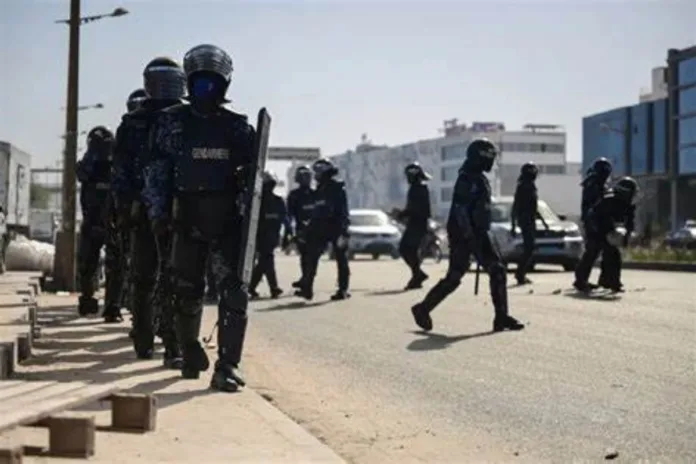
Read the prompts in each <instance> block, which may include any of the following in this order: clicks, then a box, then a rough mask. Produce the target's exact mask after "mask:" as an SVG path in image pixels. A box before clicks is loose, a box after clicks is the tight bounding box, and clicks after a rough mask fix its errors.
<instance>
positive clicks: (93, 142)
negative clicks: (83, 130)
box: [87, 126, 114, 148]
mask: <svg viewBox="0 0 696 464" xmlns="http://www.w3.org/2000/svg"><path fill="white" fill-rule="evenodd" d="M113 141H114V134H113V132H111V131H110V130H109V129H107V128H106V127H104V126H96V127H94V128H92V130H90V131H89V132H88V133H87V146H88V147H89V148H94V147H98V146H102V145H106V144H111V143H113Z"/></svg>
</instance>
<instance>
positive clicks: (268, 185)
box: [262, 171, 278, 190]
mask: <svg viewBox="0 0 696 464" xmlns="http://www.w3.org/2000/svg"><path fill="white" fill-rule="evenodd" d="M262 179H263V188H264V189H267V190H273V189H274V188H275V187H276V185H278V178H277V177H276V175H275V174H274V173H273V172H271V171H264V172H263V177H262Z"/></svg>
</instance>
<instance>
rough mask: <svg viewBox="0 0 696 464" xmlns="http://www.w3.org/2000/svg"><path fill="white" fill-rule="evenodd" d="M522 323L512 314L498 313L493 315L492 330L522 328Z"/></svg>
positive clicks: (500, 330)
mask: <svg viewBox="0 0 696 464" xmlns="http://www.w3.org/2000/svg"><path fill="white" fill-rule="evenodd" d="M522 329H524V324H522V323H521V322H520V321H518V320H517V319H515V318H514V317H512V316H508V315H507V314H506V315H500V316H495V319H494V320H493V332H502V331H503V330H522Z"/></svg>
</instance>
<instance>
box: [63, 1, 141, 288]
mask: <svg viewBox="0 0 696 464" xmlns="http://www.w3.org/2000/svg"><path fill="white" fill-rule="evenodd" d="M126 14H128V11H126V10H125V9H123V8H116V9H115V10H114V11H113V12H112V13H109V14H101V15H94V16H86V17H84V18H82V17H80V0H70V19H68V20H65V19H63V20H58V21H56V23H64V24H68V25H69V26H70V43H69V51H68V92H67V93H68V95H67V103H66V111H65V149H64V151H63V186H62V203H61V210H62V211H61V216H62V217H61V230H60V231H58V233H57V235H56V251H55V256H54V259H53V280H54V284H55V287H56V289H60V290H67V291H74V290H75V287H76V282H75V248H76V246H75V245H76V243H75V216H76V198H75V197H76V196H77V195H76V194H77V182H76V173H75V165H76V164H77V135H78V128H77V112H78V111H79V110H80V107H79V105H78V97H79V89H78V88H79V70H80V26H81V25H82V24H86V23H89V22H92V21H96V20H98V19H102V18H105V17H118V16H123V15H126ZM91 107H95V108H100V107H103V105H101V104H98V105H94V106H88V107H87V108H91Z"/></svg>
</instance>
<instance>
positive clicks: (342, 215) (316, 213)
mask: <svg viewBox="0 0 696 464" xmlns="http://www.w3.org/2000/svg"><path fill="white" fill-rule="evenodd" d="M315 194H316V201H315V203H314V208H313V210H312V217H311V219H310V222H309V225H308V226H307V231H306V237H307V238H306V240H307V250H308V254H309V256H308V259H307V268H306V269H305V271H304V272H303V276H304V282H303V283H302V287H301V292H302V293H303V296H305V297H308V299H311V298H312V295H313V288H314V279H315V277H316V274H317V267H318V266H319V259H320V258H321V255H322V254H323V253H324V252H325V251H326V247H327V245H329V244H330V245H331V247H332V250H333V253H334V256H335V258H336V265H337V267H338V292H337V293H336V294H335V295H334V297H333V298H334V299H342V298H343V297H345V296H347V294H348V285H349V283H350V267H349V266H348V256H347V247H346V246H345V244H344V243H341V242H342V241H346V242H347V238H348V235H349V234H348V226H349V225H350V215H349V210H348V197H347V195H346V188H345V184H344V183H343V181H340V180H337V179H334V178H333V177H325V178H323V179H322V180H320V181H319V183H318V185H317V189H316V192H315Z"/></svg>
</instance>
